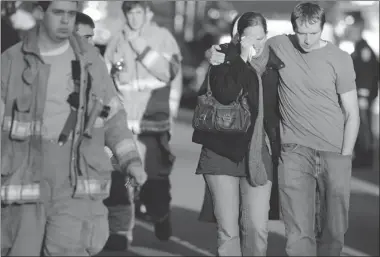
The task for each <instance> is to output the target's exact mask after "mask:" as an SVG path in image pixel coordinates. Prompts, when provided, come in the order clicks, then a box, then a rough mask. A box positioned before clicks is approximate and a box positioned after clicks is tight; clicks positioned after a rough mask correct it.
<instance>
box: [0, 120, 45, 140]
mask: <svg viewBox="0 0 380 257" xmlns="http://www.w3.org/2000/svg"><path fill="white" fill-rule="evenodd" d="M33 128H35V132H36V134H40V133H41V130H42V124H41V122H40V121H32V122H20V121H17V120H14V121H13V127H12V117H10V116H5V117H4V122H3V130H5V131H10V130H11V129H12V135H13V136H17V137H28V136H31V135H33V133H32V132H33Z"/></svg>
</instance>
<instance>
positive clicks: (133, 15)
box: [125, 5, 146, 30]
mask: <svg viewBox="0 0 380 257" xmlns="http://www.w3.org/2000/svg"><path fill="white" fill-rule="evenodd" d="M145 14H146V13H145V9H144V8H143V7H142V6H140V5H136V6H135V7H133V8H132V9H131V10H130V11H128V12H126V13H125V17H126V18H127V24H128V25H129V27H130V28H131V29H132V30H140V29H141V27H142V26H143V25H144V23H145V19H146V15H145Z"/></svg>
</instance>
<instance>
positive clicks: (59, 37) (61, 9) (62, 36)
mask: <svg viewBox="0 0 380 257" xmlns="http://www.w3.org/2000/svg"><path fill="white" fill-rule="evenodd" d="M77 8H78V3H77V2H75V1H52V2H51V4H50V5H49V8H48V9H47V10H46V12H45V13H44V17H43V20H42V24H43V26H44V27H45V29H46V32H47V34H48V36H49V37H50V39H51V40H53V41H55V42H62V41H64V40H66V39H68V38H69V36H70V35H71V34H72V33H73V31H74V24H75V16H76V12H77Z"/></svg>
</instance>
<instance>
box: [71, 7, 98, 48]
mask: <svg viewBox="0 0 380 257" xmlns="http://www.w3.org/2000/svg"><path fill="white" fill-rule="evenodd" d="M75 28H76V32H77V34H78V35H80V36H82V37H84V38H85V39H87V41H88V43H90V44H91V45H94V29H95V23H94V21H93V20H92V18H91V17H90V16H88V15H87V14H85V13H82V12H78V13H77V16H76V19H75Z"/></svg>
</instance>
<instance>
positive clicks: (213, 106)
mask: <svg viewBox="0 0 380 257" xmlns="http://www.w3.org/2000/svg"><path fill="white" fill-rule="evenodd" d="M210 70H211V66H210V67H209V69H208V72H207V74H206V78H205V81H204V82H203V83H207V92H206V93H205V94H202V95H200V96H198V98H197V105H196V107H195V110H194V116H193V120H192V125H193V128H194V129H195V130H199V131H205V132H214V133H217V132H224V133H246V132H247V131H248V128H249V127H250V125H251V112H250V111H249V105H248V100H247V93H244V92H243V89H242V90H241V91H240V93H239V95H238V97H237V98H236V100H235V101H233V102H232V103H230V104H228V105H223V104H221V103H219V102H218V101H217V100H216V99H215V98H214V97H213V96H212V92H211V86H210Z"/></svg>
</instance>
